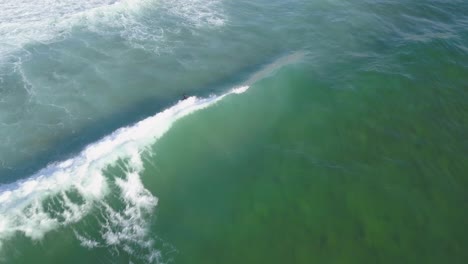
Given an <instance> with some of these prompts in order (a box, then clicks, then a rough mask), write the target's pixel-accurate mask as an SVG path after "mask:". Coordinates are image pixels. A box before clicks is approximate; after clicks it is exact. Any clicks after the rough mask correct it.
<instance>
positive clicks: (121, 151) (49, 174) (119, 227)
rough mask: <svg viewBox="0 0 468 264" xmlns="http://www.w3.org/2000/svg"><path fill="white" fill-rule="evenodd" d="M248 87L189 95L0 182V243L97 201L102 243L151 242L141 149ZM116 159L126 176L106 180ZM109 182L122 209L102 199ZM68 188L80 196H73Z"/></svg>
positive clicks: (69, 217) (64, 221)
mask: <svg viewBox="0 0 468 264" xmlns="http://www.w3.org/2000/svg"><path fill="white" fill-rule="evenodd" d="M247 88H248V87H242V88H237V89H233V90H232V91H230V92H228V93H226V94H223V95H221V96H211V97H209V98H197V97H189V98H187V99H185V100H183V101H179V102H178V103H177V104H176V105H174V106H172V107H170V108H168V109H166V110H164V111H163V112H160V113H158V114H156V115H154V116H152V117H149V118H146V119H144V120H142V121H140V122H138V123H136V124H134V125H133V126H130V127H124V128H121V129H118V130H117V131H115V132H113V133H112V134H110V135H108V136H106V137H104V138H103V139H101V140H100V141H98V142H96V143H94V144H91V145H89V146H88V147H86V148H85V149H84V150H83V151H82V152H81V153H79V154H78V155H77V156H75V157H74V158H71V159H69V160H65V161H62V162H59V163H55V164H51V165H49V166H48V167H46V168H44V169H42V170H41V171H39V172H38V173H36V174H35V175H33V176H32V177H30V178H28V179H26V180H23V181H18V182H15V183H13V184H9V185H3V186H0V243H2V242H4V241H5V240H7V239H8V238H10V237H12V236H13V235H14V234H15V233H17V232H21V233H23V234H24V235H25V236H26V237H29V238H30V239H33V240H38V239H41V238H42V237H43V236H44V235H45V234H46V233H47V232H49V231H51V230H54V229H57V228H59V227H63V226H67V225H69V224H71V223H76V222H78V221H79V220H81V219H82V218H83V217H84V216H86V215H87V214H89V212H90V211H91V210H92V208H96V206H97V207H102V208H104V209H103V211H104V215H105V219H106V223H102V228H103V230H102V238H103V240H104V241H105V244H106V245H116V244H122V243H127V242H129V241H131V242H133V243H139V244H141V245H142V246H148V245H150V244H151V243H152V242H151V241H150V240H145V239H146V238H145V234H146V230H145V227H144V220H143V219H144V217H143V215H145V214H148V213H150V212H151V211H152V210H153V209H154V207H155V206H156V204H157V199H156V198H155V197H153V196H152V195H151V193H150V192H149V191H148V190H146V189H145V188H144V186H143V184H142V183H141V181H140V178H139V173H140V172H141V171H142V170H143V164H142V161H141V153H142V152H143V151H144V150H145V147H147V146H149V145H151V144H153V143H154V142H155V141H157V140H158V139H159V138H161V137H162V136H163V135H164V134H165V133H166V132H167V131H168V130H169V128H170V127H171V126H172V124H173V123H174V122H175V121H177V120H178V119H180V118H182V117H184V116H187V115H189V114H191V113H193V112H196V111H198V110H201V109H204V108H206V107H209V106H211V105H213V104H214V103H216V102H218V101H219V100H221V99H222V98H224V97H225V96H227V95H229V94H239V93H243V92H245V91H246V90H247ZM119 159H125V160H126V164H127V168H126V171H127V173H126V176H125V178H119V177H116V178H115V180H114V181H113V182H109V181H110V179H109V178H106V177H105V176H104V174H103V170H104V169H105V168H106V167H107V166H109V165H111V164H115V163H116V161H118V160H119ZM110 184H114V185H115V186H117V187H118V189H119V191H120V193H119V194H118V195H119V196H120V197H121V200H122V201H124V204H125V209H124V210H123V211H122V210H117V209H115V208H112V207H111V206H110V205H109V204H107V203H106V202H105V197H106V195H107V194H108V193H109V192H110V188H109V185H110ZM70 192H73V193H74V196H75V197H76V196H78V197H80V198H81V200H82V201H81V202H76V201H75V202H74V201H72V199H71V198H70V195H69V193H70ZM51 198H56V199H57V200H58V201H60V207H59V208H50V207H46V206H45V205H46V202H47V199H49V200H50V199H51ZM77 238H78V239H79V240H80V241H81V243H82V244H83V245H84V246H88V247H91V246H97V245H98V244H99V243H97V244H96V243H93V242H89V241H88V240H89V239H88V240H86V239H85V238H84V236H81V238H80V237H77ZM153 253H155V252H153Z"/></svg>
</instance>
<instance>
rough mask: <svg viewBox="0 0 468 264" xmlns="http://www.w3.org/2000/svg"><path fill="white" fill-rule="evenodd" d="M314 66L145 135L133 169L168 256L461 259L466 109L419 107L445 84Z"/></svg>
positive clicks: (196, 259) (203, 259)
mask: <svg viewBox="0 0 468 264" xmlns="http://www.w3.org/2000/svg"><path fill="white" fill-rule="evenodd" d="M302 66H305V65H302ZM313 75H314V74H310V72H308V71H307V70H304V67H302V69H301V67H300V66H296V67H291V68H289V69H287V70H284V71H281V72H280V73H278V75H277V76H275V77H272V78H270V79H268V80H265V81H262V82H261V83H259V84H258V85H255V86H254V87H253V88H252V89H251V90H249V91H248V92H247V94H245V96H242V97H239V98H229V99H226V101H224V102H223V103H222V104H219V105H216V106H214V107H212V108H210V109H208V110H206V111H203V112H201V113H199V114H195V115H194V116H192V117H190V119H187V120H182V121H180V123H178V124H177V125H176V126H175V127H174V128H173V130H172V132H171V133H170V134H168V135H167V136H166V137H165V138H164V139H163V140H161V141H160V142H159V143H157V144H156V146H155V148H154V152H155V153H156V157H155V158H154V164H155V166H154V167H152V168H151V169H147V170H146V171H145V174H144V176H143V177H144V180H145V182H146V183H148V186H154V188H151V190H152V192H154V193H155V194H156V195H157V196H158V197H159V198H160V200H161V201H165V202H161V204H160V206H159V207H158V215H157V217H156V220H155V223H154V225H155V230H156V233H158V234H159V235H160V236H161V237H162V238H163V239H164V240H166V241H171V242H172V243H173V245H174V246H175V247H176V248H177V249H178V253H179V254H176V255H177V258H176V259H177V260H178V261H177V262H178V263H240V262H242V263H396V262H398V263H441V262H453V263H463V262H464V260H466V259H467V253H466V251H465V247H466V243H467V240H466V237H467V232H468V230H467V228H466V227H465V220H466V219H467V212H468V211H467V209H468V208H467V204H466V199H467V195H466V191H465V187H466V186H467V183H468V182H467V179H466V177H465V171H466V169H467V157H466V155H464V152H463V151H464V150H466V149H463V148H462V147H461V146H460V144H462V143H463V142H464V141H465V142H466V138H465V137H464V136H465V135H464V133H463V131H466V124H467V123H466V122H464V121H465V120H466V110H467V109H466V106H465V107H463V102H460V104H459V105H458V107H455V106H454V105H450V106H449V105H445V106H440V108H437V111H434V110H433V108H431V107H429V106H434V107H435V106H437V105H438V104H439V105H440V102H444V101H446V100H453V94H452V93H453V92H455V91H447V90H443V91H439V92H438V96H434V94H433V93H434V92H435V91H428V89H424V88H425V87H411V83H412V82H411V81H408V80H406V79H404V78H400V79H397V80H395V79H396V78H395V77H393V76H392V77H391V78H389V76H385V75H383V74H373V76H372V75H369V76H368V78H369V79H370V80H372V79H373V80H374V81H376V80H379V81H380V83H382V84H384V85H382V87H380V88H379V89H378V91H377V90H376V89H375V88H374V87H373V85H372V83H371V82H370V81H368V80H369V79H367V78H366V79H365V80H362V79H363V78H362V77H361V76H359V77H360V78H356V80H355V81H354V82H353V84H355V85H356V86H361V88H360V89H359V90H358V91H356V90H336V89H335V90H334V89H330V88H329V87H328V85H327V83H326V82H320V81H317V79H316V78H315V76H313ZM392 80H393V81H392ZM405 98H413V99H412V100H411V101H410V102H409V101H408V99H405ZM464 118H465V119H464ZM440 122H447V123H450V124H454V126H453V127H446V129H440ZM455 124H458V126H455Z"/></svg>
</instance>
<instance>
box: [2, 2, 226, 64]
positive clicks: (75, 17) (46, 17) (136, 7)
mask: <svg viewBox="0 0 468 264" xmlns="http://www.w3.org/2000/svg"><path fill="white" fill-rule="evenodd" d="M220 2H221V0H159V1H158V0H80V1H76V0H61V1H56V0H2V1H0V61H1V60H2V58H3V59H4V58H7V57H8V56H9V55H8V54H9V53H10V52H12V51H15V50H19V49H22V48H23V47H24V46H25V45H26V44H28V43H31V42H41V43H50V42H54V41H58V40H61V39H64V38H66V37H67V36H69V34H70V32H71V29H72V28H73V27H75V26H78V27H84V28H86V29H88V30H91V31H94V32H98V33H100V34H109V33H110V34H119V35H121V36H122V37H124V38H126V39H127V40H129V41H130V42H132V43H133V42H135V44H136V45H138V44H139V43H141V42H142V41H153V42H154V41H156V42H159V41H160V40H161V39H163V38H164V31H165V30H169V29H165V28H161V27H160V25H157V24H158V23H162V22H163V21H159V20H157V19H158V17H160V15H158V14H156V13H154V12H153V13H151V14H152V15H153V19H156V21H155V23H150V24H146V22H148V19H147V18H144V19H141V18H140V16H141V15H142V13H144V12H147V11H151V10H153V11H154V10H161V11H166V12H168V13H170V14H172V15H175V16H177V17H179V18H181V19H182V20H183V21H187V22H188V23H185V24H193V25H195V26H198V27H200V26H221V25H223V24H224V21H225V16H224V14H223V12H222V10H221V9H220Z"/></svg>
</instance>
